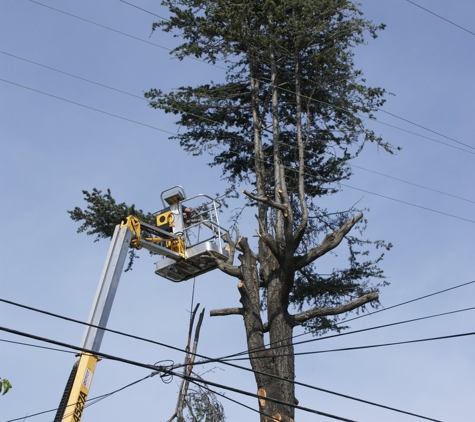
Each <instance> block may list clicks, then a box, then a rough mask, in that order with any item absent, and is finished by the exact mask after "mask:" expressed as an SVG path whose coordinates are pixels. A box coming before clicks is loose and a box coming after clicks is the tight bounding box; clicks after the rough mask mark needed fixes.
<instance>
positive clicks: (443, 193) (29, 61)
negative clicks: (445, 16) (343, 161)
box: [0, 0, 475, 203]
mask: <svg viewBox="0 0 475 422" xmlns="http://www.w3.org/2000/svg"><path fill="white" fill-rule="evenodd" d="M120 1H123V0H120ZM127 4H129V3H127ZM0 53H1V54H4V55H6V56H10V57H13V58H15V59H17V60H22V61H25V62H27V63H30V64H33V65H36V66H40V67H43V68H45V69H48V70H52V71H54V72H58V73H60V74H63V75H66V76H69V77H71V78H75V79H79V80H81V81H84V82H87V83H90V84H93V85H97V86H100V87H102V88H106V89H109V90H112V91H115V92H118V93H120V94H124V95H128V96H130V97H133V98H137V99H139V100H142V101H147V99H146V98H145V97H143V96H140V95H136V94H132V93H130V92H127V91H124V90H121V89H118V88H114V87H112V86H109V85H105V84H102V83H100V82H96V81H93V80H90V79H86V78H83V77H81V76H78V75H74V74H72V73H69V72H65V71H63V70H60V69H57V68H54V67H51V66H47V65H44V64H42V63H38V62H35V61H33V60H29V59H26V58H24V57H20V56H17V55H15V54H11V53H8V52H6V51H2V50H0ZM175 110H177V111H179V112H183V111H181V110H179V109H175ZM381 111H383V110H381ZM185 113H186V114H188V115H190V116H193V117H197V118H199V119H201V120H203V121H208V122H210V123H217V122H216V121H215V120H212V119H209V118H207V117H203V116H200V115H196V114H193V113H190V112H185ZM389 114H391V113H389ZM395 117H397V116H395ZM403 120H405V119H403ZM413 124H416V123H413ZM418 126H419V125H418ZM425 129H426V130H430V129H427V128H425ZM435 133H437V132H435ZM437 134H438V135H440V136H444V137H446V136H445V135H442V134H439V133H437ZM449 139H451V138H449ZM454 141H455V140H454ZM285 145H286V146H288V147H290V148H296V147H295V145H290V144H285ZM351 166H352V167H353V168H357V169H360V170H364V171H367V172H370V173H374V174H377V175H379V176H383V177H387V178H389V179H393V180H397V181H398V182H402V183H406V184H409V185H412V186H416V187H418V188H421V189H425V190H429V191H432V192H436V193H439V194H441V195H445V196H450V197H452V198H456V199H460V200H461V201H466V202H471V203H475V201H472V200H470V199H466V198H462V197H460V196H457V195H452V194H450V193H447V192H443V191H440V190H437V189H432V188H429V187H427V186H422V185H419V184H417V183H413V182H410V181H407V180H403V179H399V178H397V177H393V176H390V175H387V174H384V173H380V172H377V171H374V170H370V169H367V168H364V167H361V166H357V165H355V164H351Z"/></svg>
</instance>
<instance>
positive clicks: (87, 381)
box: [82, 368, 94, 390]
mask: <svg viewBox="0 0 475 422" xmlns="http://www.w3.org/2000/svg"><path fill="white" fill-rule="evenodd" d="M93 375H94V374H93V373H92V371H91V370H90V369H89V368H86V373H85V374H84V379H83V380H82V385H84V387H86V388H87V389H88V390H89V388H90V387H91V382H92V376H93Z"/></svg>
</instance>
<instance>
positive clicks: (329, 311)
mask: <svg viewBox="0 0 475 422" xmlns="http://www.w3.org/2000/svg"><path fill="white" fill-rule="evenodd" d="M378 298H379V295H378V293H377V292H371V293H368V294H366V295H364V296H361V297H359V298H358V299H355V300H352V301H351V302H348V303H346V304H344V305H341V306H337V307H335V308H319V307H318V306H315V307H314V308H312V309H309V310H308V311H304V312H300V313H299V314H296V315H291V316H290V318H291V319H292V320H293V325H294V326H297V325H302V324H303V323H304V322H306V321H308V320H310V319H312V318H317V317H323V316H329V315H339V314H343V313H345V312H350V311H352V310H353V309H356V308H359V307H360V306H363V305H365V304H366V303H369V302H374V301H375V300H378Z"/></svg>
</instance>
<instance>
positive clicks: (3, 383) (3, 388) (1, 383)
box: [0, 378, 12, 396]
mask: <svg viewBox="0 0 475 422" xmlns="http://www.w3.org/2000/svg"><path fill="white" fill-rule="evenodd" d="M10 388H12V385H11V384H10V381H8V380H7V379H5V378H3V379H2V378H0V393H2V396H3V395H5V394H7V393H8V390H10Z"/></svg>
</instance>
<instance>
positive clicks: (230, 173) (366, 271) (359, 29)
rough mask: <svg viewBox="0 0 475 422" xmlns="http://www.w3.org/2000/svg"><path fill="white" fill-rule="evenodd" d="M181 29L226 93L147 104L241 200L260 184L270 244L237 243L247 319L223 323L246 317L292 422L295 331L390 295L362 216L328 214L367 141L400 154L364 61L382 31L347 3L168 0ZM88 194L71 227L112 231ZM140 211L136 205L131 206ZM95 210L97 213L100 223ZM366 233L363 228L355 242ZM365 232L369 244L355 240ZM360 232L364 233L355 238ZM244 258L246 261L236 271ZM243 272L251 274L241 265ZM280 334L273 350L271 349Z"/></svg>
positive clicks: (101, 206) (169, 26)
mask: <svg viewBox="0 0 475 422" xmlns="http://www.w3.org/2000/svg"><path fill="white" fill-rule="evenodd" d="M163 5H165V6H166V7H168V9H169V12H170V19H169V20H167V21H161V22H158V23H156V24H154V30H159V29H160V30H163V31H165V32H170V33H173V34H176V36H177V37H179V38H180V40H181V42H182V43H181V44H180V45H178V46H177V47H176V48H175V49H174V50H173V54H175V55H176V56H177V57H179V58H180V59H183V58H186V57H189V56H192V57H196V58H199V59H200V60H204V61H206V62H209V63H211V64H215V63H218V62H219V63H226V65H227V73H226V78H225V81H224V82H223V83H209V84H206V85H200V86H196V87H191V86H184V87H180V88H178V89H176V90H174V91H173V92H170V93H164V92H162V91H161V90H159V89H151V90H150V91H149V92H147V93H146V97H147V98H148V99H149V101H150V105H151V106H152V107H154V108H157V109H161V110H164V111H165V112H166V113H172V114H175V115H177V116H178V120H177V124H178V125H179V126H180V127H182V128H184V129H185V130H183V131H182V133H180V134H179V135H177V136H176V137H175V139H177V140H178V141H179V142H180V145H181V146H182V147H183V148H184V149H185V150H186V151H188V152H190V153H192V154H195V155H199V154H202V153H210V154H211V156H212V159H211V162H210V165H211V166H219V167H221V168H222V172H223V173H222V174H223V178H224V179H225V180H227V181H228V182H229V186H230V188H232V189H237V188H238V187H239V186H245V187H246V186H247V190H244V191H243V192H244V194H245V198H246V200H247V201H248V202H249V203H250V204H253V205H254V206H255V208H256V214H257V227H258V235H259V240H258V245H257V247H256V249H255V250H253V249H252V247H251V245H250V243H249V242H248V239H247V238H246V237H240V238H239V239H235V240H234V241H233V240H230V243H231V250H232V251H233V252H234V253H233V254H232V256H231V257H230V259H229V261H228V262H225V263H222V262H221V263H219V268H220V269H221V270H222V271H223V272H224V273H226V274H228V275H230V276H231V277H235V278H237V279H238V290H239V295H240V302H241V305H240V307H236V308H225V309H220V310H215V311H212V315H214V316H223V315H233V314H237V315H241V316H242V318H243V320H244V328H245V332H246V337H247V346H248V349H249V351H250V353H249V358H250V362H251V365H252V368H253V369H254V370H255V380H256V384H257V390H258V392H259V394H260V395H262V396H265V397H268V398H272V399H274V400H276V401H270V400H265V399H261V400H259V401H258V402H259V411H260V412H261V421H271V420H272V418H274V419H275V420H282V421H292V420H294V418H295V412H294V407H293V406H294V405H295V404H297V400H296V397H295V388H294V384H293V383H292V381H293V380H294V379H295V375H296V374H295V365H294V362H295V356H294V348H293V342H292V334H293V330H294V328H295V327H297V326H304V327H305V328H306V329H307V330H309V331H311V332H313V333H314V334H317V335H318V334H321V333H322V332H325V331H327V330H338V329H339V327H338V325H337V324H338V321H339V317H338V316H339V315H344V314H346V313H347V312H350V311H352V310H355V309H360V308H361V307H364V306H365V305H366V304H370V303H371V304H372V305H375V304H377V300H378V288H379V287H380V286H381V285H382V284H384V276H383V273H382V271H381V269H380V268H379V261H380V260H381V259H382V256H383V254H381V255H380V256H378V257H376V258H375V259H370V258H369V255H368V251H367V250H366V249H367V247H369V246H374V247H377V248H378V247H381V248H383V249H389V248H390V246H391V245H390V244H386V243H385V242H383V241H369V240H366V239H364V238H362V237H361V233H362V230H363V229H364V225H365V220H364V218H363V215H362V213H360V212H359V211H357V210H356V209H353V208H352V209H350V210H346V211H339V210H331V212H330V211H329V210H327V209H325V208H324V207H323V206H322V205H321V204H322V202H323V201H322V197H324V196H326V195H333V194H336V193H337V192H338V191H339V183H340V182H342V181H344V180H346V179H348V178H349V177H350V176H351V166H350V161H351V159H353V158H355V157H356V156H358V154H360V153H361V151H362V149H363V146H364V145H365V144H366V143H373V144H376V145H378V146H380V147H382V148H384V149H385V150H387V151H388V152H391V151H392V148H391V146H390V145H388V144H386V143H384V142H383V141H382V139H380V138H379V137H378V136H376V135H375V133H374V132H373V131H371V130H368V129H367V128H366V127H365V126H364V121H363V118H362V116H363V115H364V116H371V113H373V112H374V111H376V110H377V109H378V108H379V107H381V106H382V105H383V103H384V95H385V91H384V90H383V89H380V88H372V87H368V86H366V84H365V80H364V78H363V75H362V72H361V71H360V70H358V69H356V68H355V65H354V61H353V50H354V48H355V47H357V46H358V45H360V44H363V43H364V41H365V36H366V35H369V36H372V37H376V32H377V31H378V30H379V29H382V26H376V25H373V24H372V23H371V22H369V21H368V20H366V19H364V17H363V16H362V13H361V11H360V9H359V6H358V5H357V4H356V3H354V2H352V1H346V0H285V1H280V0H273V1H272V0H239V1H234V0H181V1H180V0H165V1H163ZM108 195H109V196H107V195H101V193H100V192H99V191H95V195H90V194H88V193H87V192H86V200H87V202H88V203H89V211H83V210H81V209H80V208H79V207H77V208H76V209H75V210H73V211H71V212H70V213H71V217H72V218H73V219H74V220H76V221H79V222H82V226H81V228H80V230H82V231H84V230H88V231H89V232H91V233H93V234H99V233H110V227H106V225H104V224H103V221H105V220H106V219H105V218H104V216H103V215H101V213H102V212H103V211H104V210H107V209H108V208H114V207H115V206H116V205H115V202H114V203H113V204H112V205H111V204H110V203H111V201H112V202H113V199H112V197H111V196H110V193H108ZM119 205H120V206H121V207H122V208H124V209H125V208H127V207H126V206H125V205H124V204H119ZM88 212H89V214H88ZM355 228H358V229H359V230H355ZM352 229H354V230H352ZM354 231H357V232H358V234H357V235H353V234H351V233H353V232H354ZM350 232H351V233H350ZM342 241H345V242H346V243H347V245H348V257H349V263H348V266H347V267H345V268H336V269H334V270H333V272H332V273H331V274H330V275H328V274H327V275H325V276H323V275H320V274H319V273H318V272H317V269H316V266H315V263H316V261H317V260H318V259H319V258H321V257H323V256H324V255H326V254H328V253H329V252H331V251H332V250H334V249H335V248H336V247H337V246H338V245H340V243H341V242H342ZM234 255H237V258H238V259H237V260H236V262H235V260H234V259H233V258H234ZM236 264H237V265H236ZM266 333H268V335H269V339H270V346H266V344H265V341H264V336H265V334H266Z"/></svg>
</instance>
